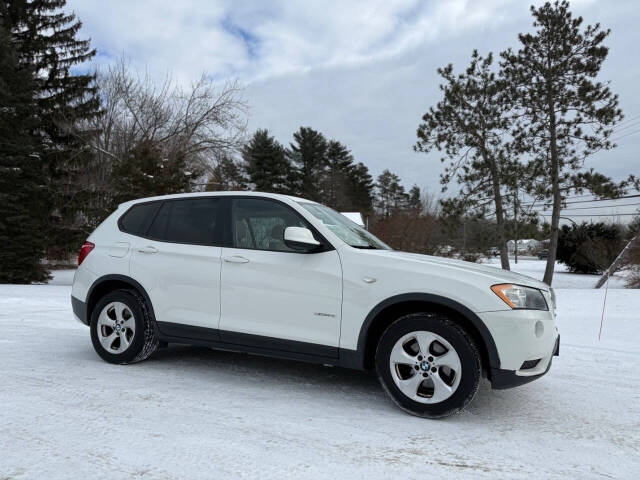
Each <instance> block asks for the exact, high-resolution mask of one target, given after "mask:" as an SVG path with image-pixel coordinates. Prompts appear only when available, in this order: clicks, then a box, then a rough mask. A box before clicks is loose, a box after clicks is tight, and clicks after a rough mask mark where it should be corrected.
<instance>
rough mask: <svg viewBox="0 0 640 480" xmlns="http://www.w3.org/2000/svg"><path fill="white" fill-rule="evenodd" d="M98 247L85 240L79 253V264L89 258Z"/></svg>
mask: <svg viewBox="0 0 640 480" xmlns="http://www.w3.org/2000/svg"><path fill="white" fill-rule="evenodd" d="M94 248H96V246H95V244H93V243H91V242H84V243H83V244H82V248H81V249H80V253H79V254H78V266H80V264H81V263H82V262H83V261H84V259H85V258H87V255H89V254H90V253H91V250H93V249H94Z"/></svg>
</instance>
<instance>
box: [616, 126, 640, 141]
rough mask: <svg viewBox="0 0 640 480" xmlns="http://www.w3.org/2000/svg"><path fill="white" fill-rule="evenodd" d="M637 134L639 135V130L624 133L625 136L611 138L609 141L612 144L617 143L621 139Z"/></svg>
mask: <svg viewBox="0 0 640 480" xmlns="http://www.w3.org/2000/svg"><path fill="white" fill-rule="evenodd" d="M638 133H640V129H639V130H635V131H633V132H629V133H626V134H625V135H621V136H619V137H616V138H612V139H611V141H612V142H617V141H618V140H620V139H621V138H626V137H630V136H631V135H636V134H638Z"/></svg>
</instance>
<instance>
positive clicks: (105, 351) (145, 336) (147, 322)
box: [90, 290, 159, 364]
mask: <svg viewBox="0 0 640 480" xmlns="http://www.w3.org/2000/svg"><path fill="white" fill-rule="evenodd" d="M90 325H91V341H92V343H93V348H94V349H95V350H96V352H97V353H98V355H100V357H101V358H102V359H103V360H105V361H107V362H110V363H118V364H123V363H134V362H139V361H141V360H144V359H146V358H148V357H149V356H150V355H151V354H152V353H153V352H155V351H156V349H157V348H158V343H159V342H158V334H157V330H156V325H155V321H154V319H153V318H152V315H151V313H150V311H149V308H148V307H147V304H146V303H145V301H144V299H143V298H142V297H141V296H140V295H139V294H138V292H136V291H134V290H116V291H114V292H111V293H108V294H107V295H105V296H104V297H102V298H101V299H100V300H99V301H98V303H97V304H96V306H95V308H94V309H93V311H92V313H91V324H90Z"/></svg>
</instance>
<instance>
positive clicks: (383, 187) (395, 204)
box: [376, 170, 407, 216]
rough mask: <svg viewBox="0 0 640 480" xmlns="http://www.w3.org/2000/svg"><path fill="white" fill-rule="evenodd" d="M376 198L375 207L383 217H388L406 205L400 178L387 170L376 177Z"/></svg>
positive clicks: (405, 195) (405, 196)
mask: <svg viewBox="0 0 640 480" xmlns="http://www.w3.org/2000/svg"><path fill="white" fill-rule="evenodd" d="M376 196H377V202H376V207H377V209H378V212H379V213H380V214H381V215H383V216H389V215H391V214H393V213H394V212H396V211H398V210H401V209H403V208H405V207H406V205H407V194H406V192H405V191H404V187H403V186H402V184H401V183H400V177H398V175H396V174H395V173H391V172H390V171H389V170H385V171H384V172H382V173H381V174H380V175H379V176H378V180H377V182H376Z"/></svg>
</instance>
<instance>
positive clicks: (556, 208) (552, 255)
mask: <svg viewBox="0 0 640 480" xmlns="http://www.w3.org/2000/svg"><path fill="white" fill-rule="evenodd" d="M554 109H555V106H554V104H553V100H552V99H550V100H549V133H550V155H551V189H552V192H553V209H552V211H551V238H550V239H549V257H548V258H547V266H546V268H545V270H544V278H543V279H542V281H543V282H544V283H546V284H547V285H551V282H552V281H553V270H554V268H555V266H556V252H557V250H558V226H559V224H560V207H561V203H562V197H561V196H560V167H559V161H558V148H557V144H556V141H557V137H556V114H555V111H554Z"/></svg>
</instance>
